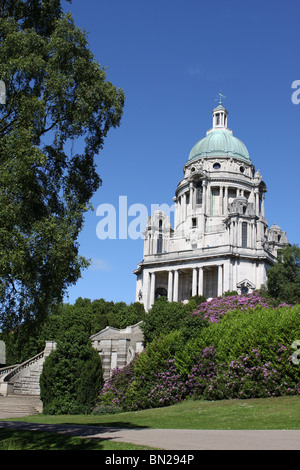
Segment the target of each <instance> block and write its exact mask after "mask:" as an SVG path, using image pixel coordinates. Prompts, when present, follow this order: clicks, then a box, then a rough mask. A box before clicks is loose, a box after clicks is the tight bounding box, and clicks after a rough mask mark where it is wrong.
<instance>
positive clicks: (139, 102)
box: [65, 0, 300, 303]
mask: <svg viewBox="0 0 300 470" xmlns="http://www.w3.org/2000/svg"><path fill="white" fill-rule="evenodd" d="M65 10H66V11H70V12H71V13H72V14H73V16H74V20H75V24H76V25H77V26H79V27H81V28H84V29H86V31H87V32H88V40H89V45H90V49H91V51H92V52H93V54H94V56H95V58H96V60H97V61H98V62H99V63H100V64H101V65H102V66H106V67H107V78H108V80H109V81H111V82H112V83H113V84H114V85H115V86H117V87H120V88H123V89H124V91H125V94H126V104H125V108H124V115H123V118H122V121H121V126H120V127H119V128H117V129H113V130H111V131H110V133H109V135H108V137H107V139H106V141H105V144H104V148H103V150H102V151H101V152H100V154H99V157H98V159H97V162H98V171H99V174H100V176H101V178H102V180H103V185H102V187H101V188H100V189H99V190H98V192H97V193H96V194H95V196H94V197H93V200H92V203H93V206H94V210H93V211H90V212H89V213H88V214H87V215H86V220H85V226H84V229H83V231H82V233H81V235H80V237H79V243H80V253H81V254H82V255H83V256H86V257H87V258H91V259H92V260H93V263H92V266H91V267H90V268H89V269H88V270H86V271H84V272H83V277H82V279H80V280H79V281H78V282H77V284H76V285H75V286H73V287H71V288H70V289H69V298H68V299H66V301H68V302H70V303H73V302H74V301H75V300H76V299H77V298H78V297H86V298H90V299H99V298H104V299H105V300H107V301H110V300H113V301H114V302H117V301H124V302H126V303H131V302H134V301H135V281H136V278H135V275H134V274H133V273H132V271H133V270H134V269H135V268H136V266H137V263H138V262H140V261H141V260H142V257H143V240H142V239H137V240H132V239H130V238H128V239H119V238H118V237H117V239H114V240H110V239H106V240H100V239H99V238H98V237H97V235H96V227H97V224H98V222H99V221H100V220H101V217H99V216H97V214H96V210H97V207H98V206H100V205H102V204H112V205H114V206H115V207H116V211H117V217H118V210H119V209H118V201H119V196H126V197H127V204H128V207H129V206H131V205H132V204H136V203H139V204H144V205H145V206H146V207H147V208H148V210H149V215H150V208H151V204H163V203H165V204H168V205H171V204H172V202H173V201H172V198H173V196H174V194H175V189H176V186H177V184H178V182H179V181H180V180H181V178H182V177H183V171H182V170H183V166H184V164H185V163H186V161H187V158H188V155H189V152H190V150H191V148H192V147H193V145H194V144H195V143H196V142H197V141H198V140H200V139H201V138H202V137H204V136H205V133H206V131H207V130H208V129H209V128H210V127H211V124H212V122H211V121H212V119H211V111H212V109H213V108H214V107H215V106H216V104H217V102H216V101H215V99H216V97H217V93H218V92H219V91H220V90H221V91H222V93H223V94H224V95H225V96H226V100H224V105H225V106H226V108H227V109H228V111H229V116H228V127H229V128H230V129H232V130H233V133H234V135H235V136H236V137H238V138H240V139H241V140H242V141H243V142H244V143H245V145H246V146H247V148H248V151H249V153H250V157H251V159H252V162H253V164H254V165H255V168H256V169H259V170H260V172H261V173H262V175H263V179H264V181H265V183H266V185H267V188H268V192H267V194H266V203H265V207H266V218H267V220H268V223H269V226H270V225H272V224H273V223H274V222H275V223H277V224H278V225H279V226H280V227H281V228H282V229H283V230H286V231H287V236H288V238H289V241H290V243H299V241H300V237H299V187H300V180H299V169H300V165H299V158H300V134H299V129H300V126H299V124H300V104H298V105H296V104H293V102H292V99H291V97H292V94H293V92H294V91H295V90H293V89H292V83H293V82H294V81H295V80H300V67H299V65H300V64H299V44H300V28H299V17H300V3H299V0H282V1H278V0H273V1H271V0H259V1H258V0H252V1H251V2H245V1H241V0H226V1H220V0H215V1H214V2H209V1H201V0H86V1H83V0H73V2H72V4H71V5H70V4H68V3H65ZM77 145H78V146H79V145H80V142H78V143H77ZM74 151H76V148H75V149H74ZM134 219H135V217H133V216H128V223H130V221H132V220H134ZM117 235H118V224H117Z"/></svg>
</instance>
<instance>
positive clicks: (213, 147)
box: [134, 100, 289, 311]
mask: <svg viewBox="0 0 300 470" xmlns="http://www.w3.org/2000/svg"><path fill="white" fill-rule="evenodd" d="M227 115H228V112H227V110H226V109H225V108H224V107H223V105H222V102H221V100H220V102H219V105H218V106H217V107H216V108H215V109H214V110H213V111H212V128H211V129H209V130H208V131H207V132H206V137H204V138H203V139H201V140H199V142H197V143H196V144H195V145H194V147H193V148H192V150H191V152H190V155H189V157H188V160H187V162H186V164H185V165H184V168H183V173H184V176H183V179H182V180H181V181H180V182H179V184H178V186H177V188H176V191H175V197H174V198H173V201H174V202H175V221H174V228H173V227H172V226H171V222H170V217H169V216H167V215H166V214H165V213H164V212H163V211H161V210H158V211H156V212H154V213H153V214H152V215H151V217H149V218H148V222H147V226H146V228H145V232H144V256H143V260H142V262H141V263H139V264H138V266H137V269H136V270H135V271H134V273H135V274H136V276H137V283H136V301H137V302H141V303H143V304H144V307H145V310H146V311H148V310H149V309H150V308H151V306H152V305H153V303H154V300H155V299H156V298H157V297H159V296H166V297H167V298H168V300H169V301H176V302H185V301H188V300H189V298H190V297H191V296H194V295H205V297H206V298H212V297H217V296H220V295H222V294H223V293H224V292H226V291H238V292H239V293H247V292H252V291H253V290H254V289H258V288H259V287H260V286H262V285H263V284H264V283H265V282H266V279H267V270H268V267H270V266H272V265H273V264H274V262H275V261H276V257H277V250H278V248H283V247H284V246H286V245H288V244H289V242H288V240H287V237H286V232H283V231H282V230H281V228H280V227H278V226H277V225H275V224H274V225H272V226H271V227H268V224H267V220H266V218H265V209H264V199H265V193H266V191H267V188H266V185H265V183H264V182H263V180H262V176H261V174H260V172H259V171H255V168H254V165H253V163H252V161H251V159H250V156H249V153H248V150H247V148H246V146H245V145H244V144H243V142H241V141H240V140H239V139H238V138H236V137H235V136H234V135H233V132H232V130H230V129H228V127H227Z"/></svg>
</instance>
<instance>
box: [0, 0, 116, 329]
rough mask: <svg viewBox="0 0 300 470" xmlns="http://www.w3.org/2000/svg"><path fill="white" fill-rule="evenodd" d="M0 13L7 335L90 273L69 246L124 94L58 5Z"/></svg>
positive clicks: (32, 2)
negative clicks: (97, 160)
mask: <svg viewBox="0 0 300 470" xmlns="http://www.w3.org/2000/svg"><path fill="white" fill-rule="evenodd" d="M0 15H1V16H0V46H1V47H0V76H1V80H3V81H4V82H5V84H6V95H7V96H6V104H5V105H3V106H1V107H0V214H1V229H0V253H1V257H0V272H1V275H0V298H1V308H0V325H1V327H2V328H3V329H13V328H15V327H16V326H17V325H19V324H20V323H22V322H23V321H24V320H26V321H29V320H33V319H36V318H38V319H41V320H42V319H44V318H45V317H46V316H47V315H48V313H49V309H50V308H51V307H52V306H53V305H54V304H55V303H56V302H59V301H61V300H62V298H63V295H64V292H65V290H66V288H67V287H68V286H69V285H71V284H74V283H75V282H76V281H77V279H78V278H79V277H80V274H81V271H82V269H83V268H85V267H87V265H88V261H87V260H85V259H83V258H82V257H81V256H79V252H78V244H77V242H76V240H77V237H78V234H79V232H80V230H81V229H82V226H83V222H84V213H85V212H86V211H87V210H88V209H89V201H90V199H91V197H92V195H93V194H94V193H95V191H96V190H97V189H98V187H99V186H100V184H101V180H100V177H99V176H98V174H97V171H96V162H95V156H96V155H97V154H98V152H99V151H100V149H101V148H102V147H103V143H104V139H105V137H106V135H107V133H108V131H109V129H110V128H111V127H117V126H118V125H119V124H120V119H121V115H122V109H123V105H124V93H123V91H122V90H120V89H117V88H116V87H114V86H113V85H112V84H111V83H110V82H108V81H107V80H106V73H105V69H104V68H103V67H101V66H100V65H99V64H98V63H97V62H96V61H95V59H94V57H93V55H92V53H91V52H90V50H89V49H88V43H87V38H86V34H85V33H84V32H83V31H82V30H80V29H79V28H77V27H76V26H75V24H74V22H73V19H72V17H71V15H69V14H68V15H63V14H62V11H61V6H60V1H59V0H49V1H47V2H44V1H42V0H26V1H21V0H18V1H16V2H15V1H14V2H13V1H10V0H4V1H3V2H1V7H0ZM78 139H80V142H81V144H80V146H79V145H78V146H77V149H76V150H77V152H74V150H75V142H76V141H77V140H78Z"/></svg>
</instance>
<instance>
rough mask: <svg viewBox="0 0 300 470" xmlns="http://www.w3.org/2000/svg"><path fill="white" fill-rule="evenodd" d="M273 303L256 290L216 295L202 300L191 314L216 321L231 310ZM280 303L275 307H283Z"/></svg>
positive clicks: (268, 305)
mask: <svg viewBox="0 0 300 470" xmlns="http://www.w3.org/2000/svg"><path fill="white" fill-rule="evenodd" d="M273 305H274V300H273V299H267V298H265V297H262V296H261V295H260V294H259V293H258V292H253V293H252V294H245V295H230V296H226V297H217V298H215V299H212V300H210V301H207V302H202V303H201V304H200V305H199V306H198V307H197V308H196V309H195V310H194V311H193V312H192V313H191V316H192V317H193V316H197V315H202V316H203V317H204V318H207V319H208V320H209V321H210V322H218V321H219V320H220V318H221V317H222V316H223V315H224V314H225V313H227V312H229V311H232V310H241V311H245V310H248V309H249V308H255V307H258V306H259V307H266V308H270V307H272V306H273ZM285 305H286V304H281V305H279V306H278V307H276V308H279V307H283V306H285ZM274 308H275V307H274Z"/></svg>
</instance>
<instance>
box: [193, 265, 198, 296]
mask: <svg viewBox="0 0 300 470" xmlns="http://www.w3.org/2000/svg"><path fill="white" fill-rule="evenodd" d="M194 295H197V268H193V283H192V296H194Z"/></svg>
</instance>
